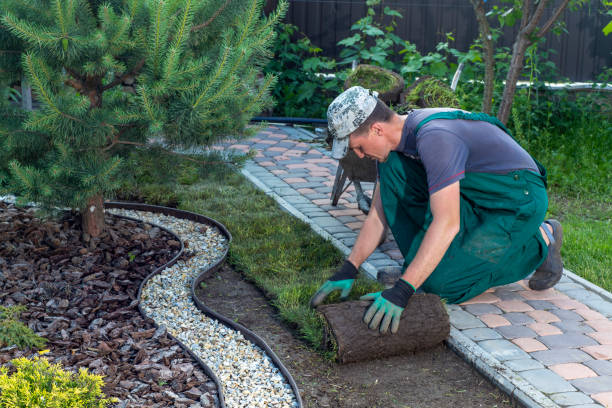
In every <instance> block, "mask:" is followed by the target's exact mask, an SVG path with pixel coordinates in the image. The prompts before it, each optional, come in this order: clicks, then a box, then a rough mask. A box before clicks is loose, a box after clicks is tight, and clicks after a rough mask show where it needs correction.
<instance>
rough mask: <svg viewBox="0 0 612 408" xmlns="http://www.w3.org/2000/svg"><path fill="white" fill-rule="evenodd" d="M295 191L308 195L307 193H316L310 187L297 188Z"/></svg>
mask: <svg viewBox="0 0 612 408" xmlns="http://www.w3.org/2000/svg"><path fill="white" fill-rule="evenodd" d="M297 191H298V193H300V194H302V195H303V196H308V194H316V193H317V192H316V191H314V190H313V189H312V188H298V189H297Z"/></svg>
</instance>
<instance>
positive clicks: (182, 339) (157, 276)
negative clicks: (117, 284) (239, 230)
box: [105, 202, 302, 408]
mask: <svg viewBox="0 0 612 408" xmlns="http://www.w3.org/2000/svg"><path fill="white" fill-rule="evenodd" d="M105 207H106V208H109V209H111V208H112V209H122V210H128V211H146V212H147V213H156V214H163V215H166V216H170V217H174V218H177V219H179V220H189V221H192V222H194V223H200V224H205V225H209V226H210V225H212V226H214V227H216V228H217V229H218V230H219V231H220V232H221V233H222V235H224V237H225V238H226V239H227V244H228V245H226V246H225V250H224V251H223V253H222V256H220V257H219V258H217V260H216V261H214V263H213V264H212V265H206V266H205V267H204V268H202V269H201V270H202V271H201V272H200V273H198V274H197V276H195V277H194V278H193V279H192V282H191V285H190V290H191V299H192V300H193V303H194V304H195V306H196V307H197V309H198V310H199V311H201V312H203V313H204V314H205V315H206V316H208V317H207V318H212V319H215V320H217V321H219V322H221V323H222V324H223V325H224V326H227V327H229V328H230V329H231V330H230V329H228V330H225V329H224V328H220V329H219V330H218V331H219V332H224V338H223V341H217V342H216V343H215V341H214V340H213V341H212V343H213V345H212V346H210V344H206V345H205V347H206V350H209V349H210V348H212V349H213V352H214V349H215V347H218V346H219V345H221V346H224V345H226V343H230V344H234V345H237V347H238V348H239V349H240V350H244V347H245V345H244V344H242V343H249V342H250V343H253V344H254V345H255V346H256V347H255V348H257V347H259V348H260V349H262V350H263V351H262V350H259V353H260V354H262V355H263V358H264V360H263V365H265V366H266V369H269V370H270V371H272V372H274V370H275V368H273V367H269V363H268V359H269V360H271V361H272V362H273V365H275V366H276V367H278V370H279V371H280V374H281V375H282V379H283V380H284V381H285V382H286V383H288V385H289V387H290V388H291V391H292V393H293V395H292V397H293V401H292V402H291V403H290V404H288V403H287V402H286V401H284V399H285V398H286V397H283V396H282V395H281V396H277V397H276V403H274V402H273V401H266V402H262V403H263V404H265V405H261V406H266V407H267V406H279V407H280V406H282V407H287V406H291V407H298V408H302V401H301V397H300V393H299V389H298V387H297V385H296V383H295V381H294V380H293V378H292V377H291V374H290V373H289V371H288V370H287V369H286V368H285V367H284V365H283V364H282V362H281V361H280V359H279V358H278V357H277V356H276V354H274V352H273V351H272V350H271V349H270V347H269V346H268V345H267V344H266V343H265V342H264V341H263V340H262V339H261V338H259V337H258V336H257V335H256V334H255V333H253V332H251V331H250V330H248V329H247V328H245V327H244V326H242V325H240V324H237V323H235V322H233V321H232V320H230V319H227V318H226V317H224V316H222V315H220V314H218V313H216V312H215V311H213V310H211V309H209V308H208V307H206V306H205V305H204V304H203V303H202V302H201V301H200V300H199V299H197V297H196V296H195V289H196V288H197V286H198V285H199V284H200V282H202V281H203V280H204V279H205V278H206V277H208V276H210V275H212V273H214V271H216V270H217V269H218V268H219V267H220V266H221V265H222V263H223V261H224V260H225V258H226V256H227V251H228V249H229V241H231V234H230V233H229V231H227V229H226V228H225V227H224V226H223V225H222V224H220V223H219V222H217V221H215V220H213V219H210V218H208V217H205V216H202V215H200V214H195V213H191V212H188V211H183V210H176V209H171V208H167V207H159V206H149V205H144V204H134V203H119V202H108V203H105ZM131 215H138V214H131ZM122 216H126V215H122ZM126 217H127V218H135V219H139V220H142V218H139V217H138V216H137V217H133V216H126ZM145 221H147V222H151V220H148V219H146V220H145ZM151 223H153V222H151ZM154 224H156V226H158V227H160V228H163V229H165V230H167V231H168V228H166V227H162V226H160V225H159V224H160V223H159V222H156V223H154ZM161 224H163V223H161ZM171 233H172V234H173V235H175V236H177V234H176V232H174V231H171ZM177 238H178V240H179V242H181V251H180V252H179V254H178V255H177V256H176V257H175V258H174V259H173V260H171V261H170V262H169V263H168V264H167V265H164V266H162V267H161V268H158V269H157V270H155V271H154V272H153V273H151V274H150V275H149V276H147V277H146V278H145V279H144V280H143V281H142V283H141V285H140V288H139V291H138V299H139V300H140V302H139V305H138V308H139V310H140V312H141V313H142V315H143V316H144V317H145V318H148V319H150V320H151V321H153V323H154V324H155V326H156V327H159V326H160V325H164V324H163V323H160V319H157V320H156V319H155V318H154V317H155V316H151V315H155V314H156V312H155V311H152V310H151V309H150V307H149V306H148V303H147V300H146V297H147V288H148V287H149V286H150V285H158V286H163V285H164V284H165V283H164V282H162V281H161V280H162V279H164V278H163V277H162V276H161V274H162V273H163V272H164V271H166V269H168V268H170V267H175V266H176V265H175V264H176V263H177V261H178V258H179V257H180V255H181V254H182V253H183V250H184V244H183V240H182V239H181V237H180V236H177ZM156 280H159V282H156ZM143 292H144V293H143ZM143 296H144V297H145V298H144V299H143ZM147 309H148V310H147ZM158 317H159V316H158ZM176 317H179V318H180V316H176ZM213 324H214V323H213ZM166 327H167V330H168V335H170V336H171V337H172V338H173V339H174V340H176V341H177V342H178V343H179V344H180V345H181V347H183V349H185V350H186V351H187V352H188V353H189V355H191V356H192V357H193V358H194V359H195V360H196V361H197V362H198V363H199V364H200V366H202V368H203V370H204V371H205V372H206V374H207V375H208V376H209V377H210V378H211V379H212V380H213V381H214V382H215V384H216V385H217V389H218V398H219V405H220V406H221V407H222V408H223V407H225V406H231V407H233V406H241V407H242V406H245V407H252V406H257V404H258V401H260V400H261V399H262V398H261V397H260V396H258V395H253V390H250V389H249V390H245V393H246V394H247V397H248V401H243V400H240V402H238V401H236V395H234V394H235V391H236V390H234V388H231V389H230V390H228V391H229V392H231V393H232V395H231V396H229V397H228V396H226V395H225V394H224V390H223V388H224V387H223V382H224V381H226V382H227V383H228V384H235V383H236V378H235V376H234V375H233V373H232V374H230V375H229V376H228V375H227V373H223V374H220V375H222V376H223V378H221V379H220V378H219V376H218V375H217V374H216V373H215V372H213V370H212V369H211V368H210V366H209V365H208V364H206V362H204V360H203V359H202V358H201V357H200V356H199V355H198V352H200V351H201V350H200V346H199V344H198V343H196V341H197V340H199V338H198V339H195V338H190V337H189V336H190V333H185V332H177V331H175V330H174V328H172V327H168V325H166ZM213 331H217V330H215V329H213ZM231 331H235V332H236V333H237V335H236V338H235V339H234V338H232V337H233V336H234V334H232V333H231ZM225 336H227V337H230V339H229V340H227V341H226V339H225ZM187 343H191V344H190V345H191V347H190V346H189V345H188V344H187ZM251 347H253V346H251ZM206 350H204V351H206ZM247 350H248V347H247ZM217 351H221V350H217ZM249 353H251V352H250V351H248V352H247V354H249ZM254 354H258V352H257V350H255V352H254ZM200 355H202V354H200ZM266 358H267V359H266ZM234 360H238V358H236V357H234ZM220 364H221V367H224V366H223V364H227V361H224V362H221V363H220ZM224 368H226V367H224ZM242 369H243V368H240V370H242ZM250 369H251V368H249V370H250ZM243 375H244V373H243ZM230 377H231V378H230ZM238 377H239V376H238ZM249 378H252V376H249ZM272 381H273V382H274V384H273V386H274V387H276V388H281V389H282V386H280V385H279V384H276V382H275V381H277V380H275V379H274V378H272ZM285 387H286V385H285ZM289 387H287V388H289ZM227 388H229V387H227ZM247 388H248V387H247ZM255 392H256V391H255ZM254 398H256V400H254ZM245 404H246V405H245Z"/></svg>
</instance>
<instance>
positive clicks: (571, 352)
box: [531, 349, 592, 366]
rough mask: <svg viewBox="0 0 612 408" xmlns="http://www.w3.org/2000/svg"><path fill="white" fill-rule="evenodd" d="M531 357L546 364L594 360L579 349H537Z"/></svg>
mask: <svg viewBox="0 0 612 408" xmlns="http://www.w3.org/2000/svg"><path fill="white" fill-rule="evenodd" d="M531 357H533V358H535V359H536V360H538V361H540V362H541V363H542V364H544V365H545V366H549V365H553V364H564V363H582V362H585V361H589V360H592V358H591V356H589V355H588V354H587V353H585V352H583V351H580V350H578V349H557V350H544V351H535V352H533V353H531Z"/></svg>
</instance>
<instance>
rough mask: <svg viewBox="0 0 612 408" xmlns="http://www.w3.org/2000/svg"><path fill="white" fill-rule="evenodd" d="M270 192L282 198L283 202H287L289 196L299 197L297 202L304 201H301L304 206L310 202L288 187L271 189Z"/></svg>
mask: <svg viewBox="0 0 612 408" xmlns="http://www.w3.org/2000/svg"><path fill="white" fill-rule="evenodd" d="M271 190H272V191H274V192H275V193H276V194H278V195H279V196H281V197H282V198H284V199H285V200H287V198H288V197H289V196H297V197H299V198H298V200H300V199H304V200H305V201H303V203H304V204H306V203H308V202H309V201H310V200H307V199H306V197H302V196H301V195H300V193H298V192H297V191H295V190H294V189H292V188H290V187H271Z"/></svg>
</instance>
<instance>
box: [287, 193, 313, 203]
mask: <svg viewBox="0 0 612 408" xmlns="http://www.w3.org/2000/svg"><path fill="white" fill-rule="evenodd" d="M283 199H284V200H285V201H287V202H288V203H291V204H311V202H310V200H309V199H307V198H306V197H304V196H301V195H296V196H293V195H292V196H286V197H283Z"/></svg>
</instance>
